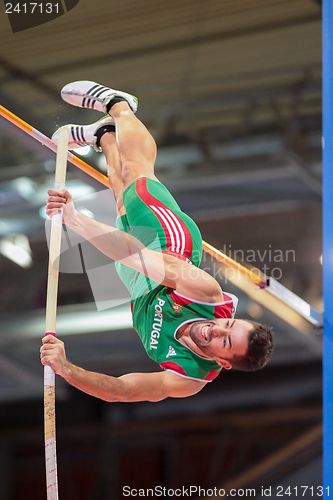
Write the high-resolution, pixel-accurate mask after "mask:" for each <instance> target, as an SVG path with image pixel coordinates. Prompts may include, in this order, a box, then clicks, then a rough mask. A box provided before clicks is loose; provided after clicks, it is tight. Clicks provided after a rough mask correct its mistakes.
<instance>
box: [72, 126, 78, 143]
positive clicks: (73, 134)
mask: <svg viewBox="0 0 333 500" xmlns="http://www.w3.org/2000/svg"><path fill="white" fill-rule="evenodd" d="M71 134H72V137H73V139H74V141H75V142H77V139H76V137H75V132H74V127H73V126H72V127H71Z"/></svg>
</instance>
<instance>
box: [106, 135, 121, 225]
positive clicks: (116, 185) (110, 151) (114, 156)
mask: <svg viewBox="0 0 333 500" xmlns="http://www.w3.org/2000/svg"><path fill="white" fill-rule="evenodd" d="M100 145H101V147H102V149H103V153H104V154H105V158H106V162H107V165H108V176H109V182H110V187H111V189H112V191H113V194H114V197H115V200H116V203H117V208H118V212H119V215H124V214H125V213H126V210H125V207H124V205H123V191H124V182H123V179H122V167H121V162H120V156H119V151H118V145H117V141H116V134H115V133H112V132H110V133H106V134H104V135H103V136H102V137H101V140H100Z"/></svg>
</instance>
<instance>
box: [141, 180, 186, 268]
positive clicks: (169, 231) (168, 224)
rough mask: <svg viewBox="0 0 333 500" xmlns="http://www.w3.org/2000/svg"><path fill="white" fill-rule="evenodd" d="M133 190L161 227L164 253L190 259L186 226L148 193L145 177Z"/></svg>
mask: <svg viewBox="0 0 333 500" xmlns="http://www.w3.org/2000/svg"><path fill="white" fill-rule="evenodd" d="M135 189H136V193H137V195H138V196H139V198H140V199H141V200H142V201H143V202H144V203H145V205H146V206H147V207H148V208H150V210H152V211H153V212H154V214H155V215H156V217H157V218H158V220H159V222H160V223H161V225H162V227H163V231H164V234H165V237H166V247H167V249H166V252H167V253H171V254H175V255H179V256H180V257H183V258H185V259H186V258H187V259H190V257H191V255H192V235H191V233H190V231H189V230H188V228H187V226H186V224H185V223H184V222H183V221H182V219H181V218H180V217H178V215H177V214H175V213H174V212H173V211H172V210H171V209H170V208H169V207H167V206H166V205H165V204H164V203H162V202H161V201H160V200H158V199H157V198H155V197H154V196H153V195H152V194H151V193H150V192H149V191H148V188H147V178H146V177H141V178H140V179H138V180H137V181H136V185H135Z"/></svg>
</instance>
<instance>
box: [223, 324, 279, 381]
mask: <svg viewBox="0 0 333 500" xmlns="http://www.w3.org/2000/svg"><path fill="white" fill-rule="evenodd" d="M248 322H249V323H251V324H252V325H253V329H252V330H250V332H249V343H248V349H247V352H246V354H245V355H244V356H234V357H233V358H232V359H231V360H230V363H231V364H232V367H233V368H234V369H236V370H242V371H247V372H253V371H256V370H260V369H261V368H263V367H264V366H265V365H266V364H267V362H268V360H269V358H270V357H271V354H272V351H273V335H272V328H271V327H270V326H267V325H262V324H261V323H256V322H255V321H248Z"/></svg>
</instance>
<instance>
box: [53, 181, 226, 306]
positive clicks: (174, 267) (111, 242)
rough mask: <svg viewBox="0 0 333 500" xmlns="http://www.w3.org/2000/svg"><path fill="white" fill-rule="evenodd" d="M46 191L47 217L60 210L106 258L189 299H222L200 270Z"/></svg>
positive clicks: (62, 195)
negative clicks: (83, 212)
mask: <svg viewBox="0 0 333 500" xmlns="http://www.w3.org/2000/svg"><path fill="white" fill-rule="evenodd" d="M48 193H49V197H48V203H47V207H46V208H47V214H48V215H49V216H50V215H52V214H53V213H55V212H56V211H58V210H59V209H63V217H64V222H65V223H66V224H67V226H68V227H69V228H70V229H72V230H73V231H75V232H76V233H78V234H80V235H81V236H82V237H83V238H85V239H86V240H88V241H89V242H90V243H92V244H93V245H94V246H95V247H96V248H97V249H98V250H100V251H101V252H103V253H104V254H105V255H107V256H108V257H110V258H112V259H114V260H117V261H120V262H122V263H123V264H125V265H126V266H128V267H131V268H132V269H135V270H136V271H138V272H139V273H142V274H145V275H146V276H148V277H149V278H150V279H152V280H154V281H156V282H157V283H161V284H162V285H165V286H167V287H169V288H173V289H176V290H177V291H178V292H180V293H182V294H184V295H187V296H189V297H191V298H192V299H196V300H201V301H203V302H219V301H221V300H223V294H222V290H221V287H220V285H219V284H218V282H217V281H216V280H215V279H214V278H213V277H212V276H210V275H209V274H208V273H206V272H205V271H203V270H202V269H199V268H198V267H195V266H193V265H191V264H188V263H187V262H185V261H183V260H181V259H178V258H177V257H174V256H172V255H168V254H163V253H161V252H156V251H154V250H151V249H150V248H146V247H145V246H144V245H143V244H142V243H141V242H140V241H139V240H138V239H137V238H135V237H134V236H131V235H130V234H127V233H125V232H123V231H120V230H119V229H117V228H115V227H112V226H108V225H106V224H103V223H102V222H98V221H96V220H94V219H91V218H90V217H87V216H86V215H84V214H82V213H80V212H78V211H77V210H75V208H74V204H73V200H72V197H71V194H70V193H69V192H68V191H66V190H59V191H58V190H52V189H50V190H49V192H48Z"/></svg>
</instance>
